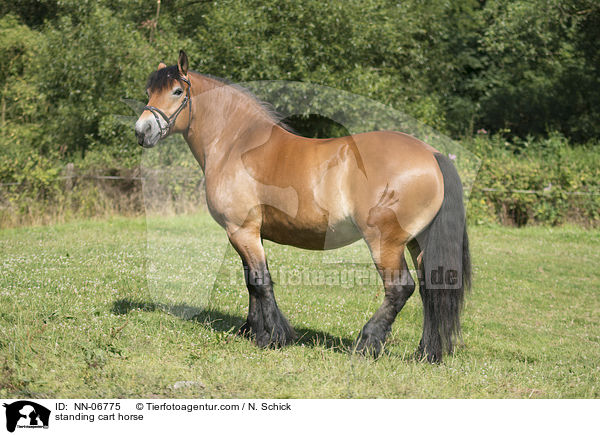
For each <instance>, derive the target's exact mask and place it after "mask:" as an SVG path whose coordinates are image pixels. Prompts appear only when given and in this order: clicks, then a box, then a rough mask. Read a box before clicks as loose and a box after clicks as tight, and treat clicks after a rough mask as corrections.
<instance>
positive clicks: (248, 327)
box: [229, 228, 296, 347]
mask: <svg viewBox="0 0 600 435" xmlns="http://www.w3.org/2000/svg"><path fill="white" fill-rule="evenodd" d="M229 240H230V242H231V244H232V245H233V247H234V248H235V249H236V251H237V252H238V254H239V255H240V257H241V259H242V263H243V265H244V278H245V280H246V287H247V288H248V295H249V304H248V318H247V320H246V323H245V324H244V325H242V327H241V328H240V332H241V333H242V334H245V335H248V336H250V337H252V338H254V339H255V340H256V344H257V345H258V346H261V347H267V346H274V347H278V346H285V345H286V344H289V343H291V342H292V341H293V340H294V339H295V338H296V333H295V332H294V329H293V328H292V327H291V326H290V324H289V323H288V321H287V319H286V318H285V317H284V315H283V314H282V313H281V311H280V310H279V307H278V306H277V302H276V301H275V294H274V292H273V281H272V280H271V274H270V273H269V269H268V266H267V259H266V256H265V251H264V248H263V246H262V243H261V240H260V233H259V232H258V231H257V230H252V229H246V228H240V229H238V230H237V231H235V232H231V233H230V234H229Z"/></svg>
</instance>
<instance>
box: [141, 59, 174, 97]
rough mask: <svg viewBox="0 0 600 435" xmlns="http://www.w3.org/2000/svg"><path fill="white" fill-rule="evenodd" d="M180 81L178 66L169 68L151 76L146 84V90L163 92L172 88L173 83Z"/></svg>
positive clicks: (155, 72) (157, 71)
mask: <svg viewBox="0 0 600 435" xmlns="http://www.w3.org/2000/svg"><path fill="white" fill-rule="evenodd" d="M178 79H179V68H177V65H171V66H167V67H165V68H161V69H159V70H156V71H154V72H153V73H152V74H150V77H148V82H147V83H146V89H150V90H152V91H162V90H163V89H165V88H168V87H170V86H171V85H172V84H173V82H174V81H175V80H178Z"/></svg>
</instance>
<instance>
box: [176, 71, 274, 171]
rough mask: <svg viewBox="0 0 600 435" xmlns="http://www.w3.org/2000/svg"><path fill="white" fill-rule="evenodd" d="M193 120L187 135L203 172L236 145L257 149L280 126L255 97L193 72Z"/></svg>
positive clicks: (186, 137)
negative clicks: (208, 163) (210, 161)
mask: <svg viewBox="0 0 600 435" xmlns="http://www.w3.org/2000/svg"><path fill="white" fill-rule="evenodd" d="M190 76H191V84H192V95H191V99H192V121H191V123H190V128H189V129H188V132H187V134H185V135H184V137H185V139H186V141H187V142H188V144H189V146H190V149H191V151H192V153H193V154H194V156H195V157H196V159H197V160H198V162H199V163H200V165H201V166H202V170H205V169H206V165H207V162H208V161H209V160H212V161H216V160H220V159H222V158H223V157H224V156H227V155H229V154H230V151H231V148H232V147H234V146H243V147H244V148H251V147H253V146H254V145H253V143H252V142H256V141H261V140H262V141H263V142H264V140H266V138H268V137H269V136H270V135H271V132H272V130H273V128H279V127H277V126H276V123H275V121H273V120H272V119H271V118H270V117H269V116H268V114H267V113H266V111H265V109H263V108H262V107H261V106H260V104H259V103H258V102H256V101H255V100H254V99H253V98H252V97H250V96H249V95H246V94H245V93H243V92H242V91H240V90H239V89H236V88H234V87H232V86H229V85H227V84H224V83H222V82H219V81H218V80H215V79H212V78H208V77H204V76H202V75H200V74H196V73H191V74H190Z"/></svg>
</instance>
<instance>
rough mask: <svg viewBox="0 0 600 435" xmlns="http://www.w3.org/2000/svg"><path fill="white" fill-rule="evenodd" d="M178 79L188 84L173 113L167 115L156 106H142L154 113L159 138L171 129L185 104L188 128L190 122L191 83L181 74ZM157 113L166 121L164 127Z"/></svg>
mask: <svg viewBox="0 0 600 435" xmlns="http://www.w3.org/2000/svg"><path fill="white" fill-rule="evenodd" d="M179 80H181V81H182V82H183V83H186V84H187V85H188V86H187V90H186V95H185V97H184V98H183V101H182V102H181V104H180V105H179V107H178V108H177V110H176V111H175V112H173V114H172V115H171V116H167V115H166V114H165V112H163V111H162V110H160V109H159V108H158V107H154V106H144V109H143V110H148V111H149V112H150V113H152V114H153V115H154V119H156V123H157V124H158V128H159V130H160V137H161V139H162V138H163V137H165V136H166V135H167V134H169V131H170V130H171V128H172V127H173V125H175V122H176V121H177V117H178V116H179V114H180V113H181V111H182V110H183V109H184V108H185V106H186V105H187V106H188V108H189V117H188V126H187V128H188V129H189V128H190V123H191V122H192V99H191V98H190V89H191V87H192V85H191V83H190V81H189V80H188V79H186V78H185V77H183V76H181V77H179ZM159 115H160V116H161V117H162V118H163V119H164V120H165V121H166V123H167V126H166V127H164V128H163V126H162V125H161V124H160V119H159V118H158V116H159Z"/></svg>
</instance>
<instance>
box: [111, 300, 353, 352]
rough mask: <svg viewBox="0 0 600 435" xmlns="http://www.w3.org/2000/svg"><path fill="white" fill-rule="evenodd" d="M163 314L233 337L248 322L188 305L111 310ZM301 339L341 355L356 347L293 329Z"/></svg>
mask: <svg viewBox="0 0 600 435" xmlns="http://www.w3.org/2000/svg"><path fill="white" fill-rule="evenodd" d="M134 310H138V311H146V312H153V311H164V312H166V313H169V314H171V315H173V316H176V317H179V318H180V319H182V320H187V321H189V322H194V323H198V324H201V325H203V326H205V327H207V328H210V329H212V330H213V331H215V332H225V333H232V334H234V333H235V332H236V331H237V330H238V329H239V328H240V326H242V324H243V323H244V322H245V321H246V319H244V318H242V317H240V316H236V315H232V314H228V313H224V312H222V311H220V310H218V309H216V308H213V307H209V308H204V309H200V308H198V307H193V306H191V305H187V304H176V305H169V304H157V303H154V302H144V301H133V300H131V299H119V300H116V301H114V302H113V305H112V308H111V311H112V313H113V314H117V315H124V314H128V313H129V312H130V311H134ZM294 329H295V330H296V333H297V334H298V338H297V339H296V341H295V342H294V344H293V345H292V346H294V345H295V346H298V345H300V346H302V345H304V346H307V347H324V348H326V349H330V350H333V351H335V352H339V353H345V354H350V353H352V351H353V348H354V340H353V339H350V338H347V337H335V336H333V335H331V334H328V333H327V332H324V331H320V330H317V329H312V328H305V327H298V328H294Z"/></svg>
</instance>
